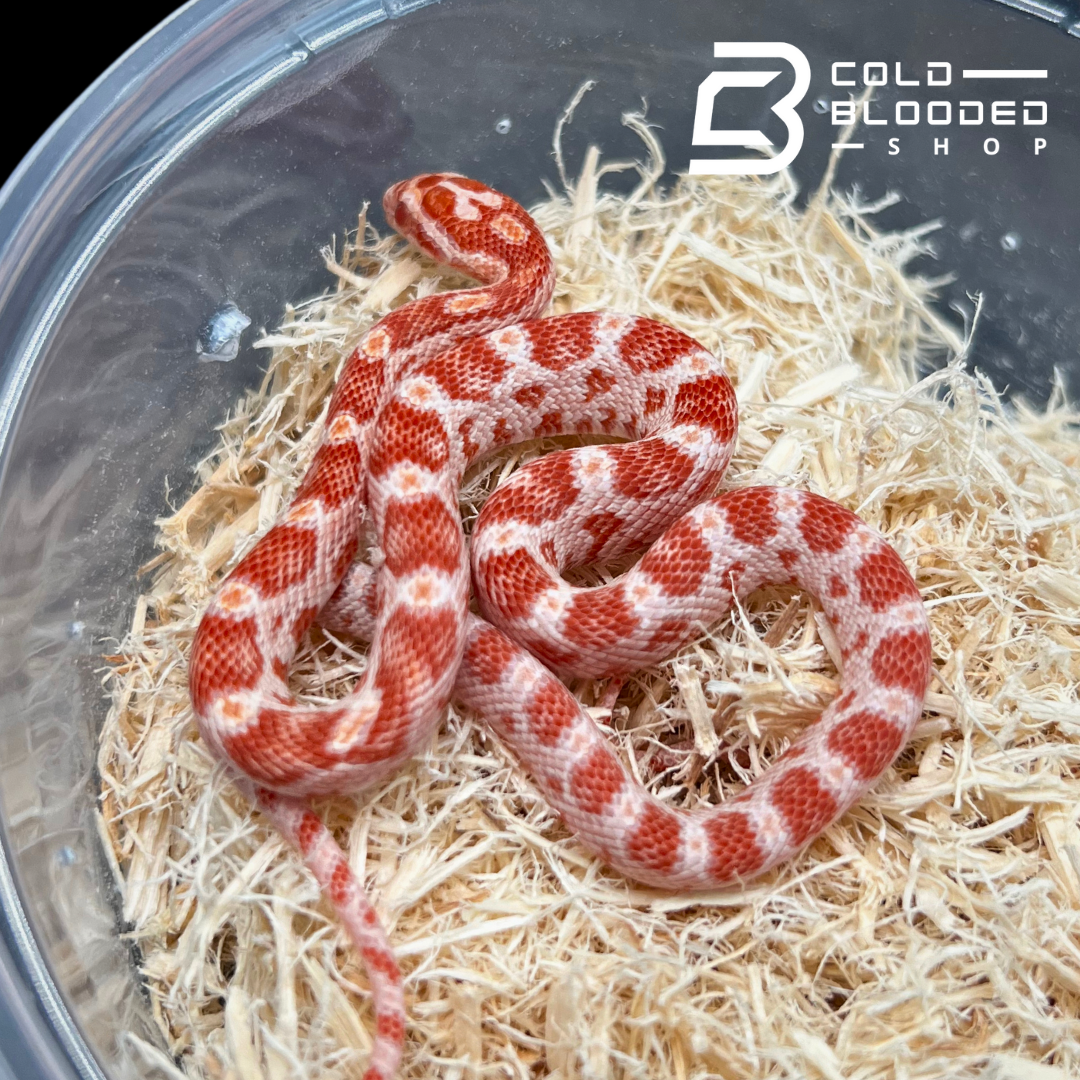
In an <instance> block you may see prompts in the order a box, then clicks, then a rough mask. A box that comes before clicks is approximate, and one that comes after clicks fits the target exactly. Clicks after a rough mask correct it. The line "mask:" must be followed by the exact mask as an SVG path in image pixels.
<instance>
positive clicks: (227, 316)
mask: <svg viewBox="0 0 1080 1080" xmlns="http://www.w3.org/2000/svg"><path fill="white" fill-rule="evenodd" d="M250 325H251V320H250V319H249V318H248V317H247V316H246V315H245V314H244V313H243V312H242V311H241V310H240V309H239V308H238V307H237V306H236V305H235V304H234V303H232V301H229V303H227V304H226V305H225V306H224V307H222V308H221V309H220V310H218V311H216V312H214V314H213V316H212V317H211V319H210V321H209V322H208V323H207V324H206V325H205V326H204V327H203V329H202V333H200V334H199V359H200V360H201V361H202V362H203V363H204V364H208V363H210V362H211V361H214V360H221V361H227V360H235V359H236V354H237V353H238V352H239V351H240V335H241V334H242V333H243V332H244V331H245V330H246V329H247V328H248V327H249V326H250Z"/></svg>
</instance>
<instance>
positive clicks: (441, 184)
mask: <svg viewBox="0 0 1080 1080" xmlns="http://www.w3.org/2000/svg"><path fill="white" fill-rule="evenodd" d="M383 211H384V212H385V214H386V220H387V221H388V222H389V223H390V225H391V226H392V227H393V228H394V229H396V230H397V232H399V233H401V235H402V236H404V237H406V238H407V239H409V240H411V241H412V242H413V243H414V244H416V245H417V247H419V248H420V249H421V250H423V251H425V252H426V253H427V254H428V255H430V256H431V257H432V258H434V259H436V260H438V261H439V262H441V263H444V264H446V265H448V266H453V267H455V268H456V269H458V270H464V271H465V273H467V274H470V275H471V276H472V277H475V278H477V279H478V280H480V281H483V282H485V283H487V282H492V281H498V280H500V279H502V278H505V277H506V276H507V275H508V274H513V273H514V272H515V270H516V269H517V264H518V263H519V262H521V263H522V264H524V263H526V262H536V261H538V260H539V261H544V260H545V259H547V261H550V260H549V259H548V256H547V247H546V244H545V243H544V240H543V237H542V236H541V234H540V233H539V231H538V230H537V228H536V226H535V225H534V224H533V221H532V219H531V218H530V217H529V216H528V214H527V213H526V212H525V210H524V209H522V207H520V206H519V205H518V204H517V203H516V202H514V201H513V199H510V198H508V197H507V196H506V195H501V194H500V193H499V192H497V191H493V190H492V189H491V188H489V187H487V186H485V185H484V184H481V183H480V182H479V181H477V180H470V179H469V178H468V177H467V176H460V175H459V174H458V173H451V172H439V173H424V174H422V175H421V176H414V177H413V178H412V179H411V180H402V181H400V182H399V183H397V184H395V185H394V186H393V187H392V188H390V189H389V190H388V191H387V193H386V194H385V195H384V196H383Z"/></svg>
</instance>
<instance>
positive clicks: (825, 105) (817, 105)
mask: <svg viewBox="0 0 1080 1080" xmlns="http://www.w3.org/2000/svg"><path fill="white" fill-rule="evenodd" d="M828 111H829V99H828V98H827V97H819V98H818V99H817V101H815V102H814V112H816V113H817V114H818V116H824V115H825V114H826V113H827V112H828Z"/></svg>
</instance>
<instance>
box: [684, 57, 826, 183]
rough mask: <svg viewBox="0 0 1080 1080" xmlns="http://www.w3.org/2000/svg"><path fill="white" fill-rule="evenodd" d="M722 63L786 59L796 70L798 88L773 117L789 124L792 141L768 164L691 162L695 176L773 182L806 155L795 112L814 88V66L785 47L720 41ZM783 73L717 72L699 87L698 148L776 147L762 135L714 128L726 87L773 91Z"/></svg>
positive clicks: (725, 160)
mask: <svg viewBox="0 0 1080 1080" xmlns="http://www.w3.org/2000/svg"><path fill="white" fill-rule="evenodd" d="M713 55H714V56H716V57H740V58H742V57H751V58H754V59H757V58H760V57H775V56H779V57H782V58H783V59H784V60H787V61H788V63H790V64H791V66H792V67H793V68H794V69H795V85H794V86H793V87H792V88H791V90H790V91H788V93H786V94H785V95H784V96H783V97H782V98H781V99H780V100H779V101H778V102H776V104H775V105H773V107H772V111H773V112H774V113H776V115H777V116H779V117H780V119H781V120H783V121H784V124H785V126H786V127H787V132H788V139H787V143H786V144H785V146H784V148H783V149H782V150H781V151H780V153H778V154H776V155H775V156H774V157H766V158H691V160H690V173H691V175H696V176H709V175H711V176H724V175H735V174H748V175H753V176H767V175H769V174H770V173H778V172H780V170H781V169H785V168H787V166H788V165H790V164H791V163H792V162H793V161H794V160H795V156H796V155H797V154H798V152H799V151H800V150H801V149H802V144H803V125H802V120H801V119H800V118H799V114H798V113H797V112H796V111H795V106H796V105H798V104H799V102H800V101H802V99H803V97H804V96H805V95H806V91H807V89H808V87H809V86H810V62H809V61H808V60H807V59H806V56H805V55H804V53H803V52H802V50H801V49H797V48H795V46H794V45H788V44H787V43H786V42H783V41H717V42H716V43H715V44H714V45H713ZM779 74H780V72H779V71H714V72H713V73H712V74H711V75H709V76H708V78H706V79H705V81H704V82H703V83H702V84H701V85H700V86H699V87H698V96H697V108H696V109H695V111H694V145H695V146H757V147H763V146H772V145H773V144H772V140H771V139H770V138H769V137H768V136H767V135H766V134H765V133H764V132H763V131H757V130H752V129H751V130H716V129H714V128H713V126H712V110H713V102H714V101H715V100H716V95H717V94H719V93H720V91H721V90H723V89H724V87H725V86H740V87H759V86H767V85H768V84H769V83H770V82H772V80H773V79H775V78H776V76H777V75H779Z"/></svg>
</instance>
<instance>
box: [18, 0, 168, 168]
mask: <svg viewBox="0 0 1080 1080" xmlns="http://www.w3.org/2000/svg"><path fill="white" fill-rule="evenodd" d="M179 6H180V4H179V3H177V2H176V0H140V3H138V4H128V5H122V6H119V7H116V8H112V7H108V8H106V7H103V6H102V5H100V4H70V5H64V7H63V9H62V13H61V12H60V11H54V12H52V13H51V14H50V15H48V16H47V19H48V21H47V23H43V22H42V10H43V9H42V8H40V7H38V6H37V5H35V4H27V3H19V4H12V5H9V8H8V10H7V12H5V17H4V21H5V23H6V24H7V27H8V33H9V34H10V37H7V42H8V45H9V48H10V47H12V43H14V42H23V43H24V44H25V43H30V42H36V43H37V44H36V46H35V47H34V48H32V49H31V48H26V49H25V51H22V50H20V51H22V56H23V65H22V71H21V72H18V69H17V67H15V66H12V67H11V68H9V69H8V74H7V76H6V78H5V84H6V85H5V95H6V96H7V101H8V105H7V107H6V108H5V110H4V113H5V118H4V119H5V123H4V127H5V132H4V138H3V139H0V155H2V156H0V183H3V181H5V180H7V178H8V176H9V175H10V174H11V172H12V171H13V170H14V169H15V168H16V166H17V165H18V164H19V162H20V161H21V160H22V159H23V157H24V156H25V155H26V154H27V153H29V151H30V148H31V147H32V146H33V145H34V143H36V142H37V141H38V139H40V138H41V136H42V135H44V134H45V132H46V131H47V130H48V128H49V126H50V125H51V124H52V122H53V121H54V120H56V119H57V118H58V117H59V116H60V114H61V113H62V112H63V111H64V110H65V109H66V108H67V107H68V106H69V105H70V104H71V103H72V102H73V101H74V100H75V99H76V98H77V97H78V96H79V95H80V94H81V93H82V92H83V91H84V90H85V89H86V88H87V87H88V86H89V85H90V84H91V83H92V82H93V81H94V80H95V79H96V78H97V77H98V76H99V75H100V74H101V73H102V72H103V71H105V69H106V68H108V67H109V66H110V65H111V64H112V63H113V61H114V60H117V59H118V58H119V57H120V56H122V55H123V54H124V53H125V52H127V50H128V49H130V48H131V46H132V45H134V44H135V42H136V41H138V40H139V39H140V38H141V37H143V36H144V35H146V34H148V33H149V32H150V31H151V30H153V28H154V27H155V26H157V24H158V23H159V22H161V21H162V20H164V19H166V18H168V17H169V15H171V14H172V13H173V11H175V10H176V9H177V8H178V7H179Z"/></svg>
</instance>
